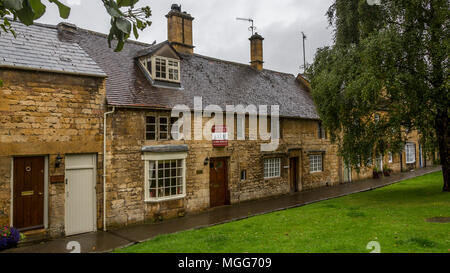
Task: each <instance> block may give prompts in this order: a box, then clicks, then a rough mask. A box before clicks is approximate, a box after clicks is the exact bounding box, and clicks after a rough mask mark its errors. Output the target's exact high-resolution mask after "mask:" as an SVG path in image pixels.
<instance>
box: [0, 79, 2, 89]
mask: <svg viewBox="0 0 450 273" xmlns="http://www.w3.org/2000/svg"><path fill="white" fill-rule="evenodd" d="M2 86H3V81H2V79H0V87H2Z"/></svg>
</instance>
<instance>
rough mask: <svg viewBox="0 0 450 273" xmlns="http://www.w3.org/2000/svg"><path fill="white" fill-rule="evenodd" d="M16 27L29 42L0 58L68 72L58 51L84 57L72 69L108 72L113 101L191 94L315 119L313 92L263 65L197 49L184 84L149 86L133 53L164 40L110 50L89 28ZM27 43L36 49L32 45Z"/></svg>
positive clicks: (190, 98) (170, 101)
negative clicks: (275, 108)
mask: <svg viewBox="0 0 450 273" xmlns="http://www.w3.org/2000/svg"><path fill="white" fill-rule="evenodd" d="M15 28H16V29H17V32H18V33H25V35H24V36H25V37H28V38H25V37H24V36H22V37H24V38H21V40H23V39H28V40H27V43H25V45H27V46H24V47H23V48H22V46H19V47H17V49H18V50H19V51H18V53H17V54H16V53H15V54H11V53H10V52H8V51H5V50H3V49H0V52H1V53H0V56H1V57H3V58H6V59H7V60H9V59H10V58H11V56H13V57H14V58H15V60H16V61H15V63H16V64H25V65H30V64H27V60H29V58H32V59H33V58H37V60H36V61H35V63H36V66H43V65H45V67H47V68H52V69H55V68H58V69H60V70H61V71H65V72H67V71H68V69H69V67H67V65H66V64H64V63H62V64H61V62H62V61H61V60H60V61H58V59H59V58H60V56H61V55H62V56H64V54H71V56H73V59H74V60H81V59H82V60H84V62H81V61H80V63H81V64H80V65H79V66H76V67H74V69H73V70H72V71H77V72H78V73H79V72H80V71H79V70H81V69H85V70H84V71H85V72H86V71H96V72H93V73H99V74H100V73H102V72H100V71H101V70H103V71H104V72H105V73H106V74H107V77H108V78H107V80H106V90H107V102H108V104H109V105H111V106H126V107H147V108H161V109H168V110H169V109H172V108H173V107H174V106H175V105H178V104H184V105H187V106H189V107H191V108H193V104H194V97H195V96H200V97H202V98H203V106H206V105H210V104H214V105H219V106H221V107H222V109H225V106H226V105H239V104H242V105H249V104H253V105H256V106H259V105H269V106H270V105H279V106H280V115H281V116H285V117H295V118H306V119H319V115H318V114H317V111H316V108H315V105H314V102H313V100H312V98H311V95H310V94H309V92H308V91H307V90H306V88H305V87H304V86H303V85H301V84H300V83H299V82H298V80H297V79H296V77H295V76H294V75H292V74H286V73H280V72H275V71H271V70H266V69H264V70H262V71H256V70H254V69H253V68H251V67H250V65H245V64H240V63H234V62H229V61H224V60H219V59H215V58H210V57H206V56H202V55H198V54H193V55H186V54H180V56H181V79H180V80H181V87H182V88H181V89H180V88H166V87H161V86H159V87H157V86H152V85H151V83H150V82H149V81H148V80H147V78H146V77H145V75H144V74H143V72H142V71H141V70H140V68H139V67H138V65H136V62H137V59H136V56H141V54H143V53H148V52H150V53H151V52H155V50H156V49H158V47H160V46H164V45H165V44H166V43H164V42H163V43H160V44H156V45H149V44H145V43H141V42H135V41H127V43H126V45H125V47H124V49H123V50H122V51H121V52H114V50H113V48H114V47H113V48H108V43H107V35H105V34H101V33H97V32H93V31H89V30H84V29H79V28H78V29H77V30H76V32H74V33H69V34H68V35H66V33H64V34H63V35H61V34H60V35H59V38H58V33H57V29H56V28H55V27H53V26H44V25H36V26H32V27H29V28H28V27H24V26H23V25H20V24H19V25H18V26H17V27H16V26H15ZM19 35H20V34H19ZM0 41H6V42H3V43H6V44H7V45H9V47H11V44H12V39H11V38H8V39H3V36H2V38H0ZM75 43H77V44H78V45H79V46H78V45H77V44H75ZM0 45H2V44H0ZM28 45H29V46H30V47H32V46H33V45H34V46H36V47H38V48H36V49H32V48H30V47H29V46H28ZM52 46H53V47H55V49H53V51H52V50H50V49H49V47H50V48H51V47H52ZM41 48H42V49H41ZM62 49H64V50H62ZM41 53H45V56H46V58H47V57H51V58H47V59H48V60H47V59H46V58H43V57H41V56H39V55H40V54H41ZM86 53H87V54H88V55H87V54H86ZM29 55H32V56H31V57H30V56H29ZM1 57H0V58H1ZM91 58H92V59H91ZM55 59H56V60H55ZM74 63H75V64H78V63H79V62H74ZM12 64H14V63H12ZM30 67H32V66H31V65H30ZM77 69H78V70H77Z"/></svg>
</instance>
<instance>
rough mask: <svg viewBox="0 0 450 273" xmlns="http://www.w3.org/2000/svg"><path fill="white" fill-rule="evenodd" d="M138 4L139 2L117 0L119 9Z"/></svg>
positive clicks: (135, 0) (137, 0)
mask: <svg viewBox="0 0 450 273" xmlns="http://www.w3.org/2000/svg"><path fill="white" fill-rule="evenodd" d="M137 2H139V0H117V5H118V6H119V7H132V6H134V5H135V4H136V3H137Z"/></svg>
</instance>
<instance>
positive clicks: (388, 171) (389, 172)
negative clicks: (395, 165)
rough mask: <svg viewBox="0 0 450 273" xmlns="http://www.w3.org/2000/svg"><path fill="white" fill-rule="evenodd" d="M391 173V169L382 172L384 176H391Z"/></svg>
mask: <svg viewBox="0 0 450 273" xmlns="http://www.w3.org/2000/svg"><path fill="white" fill-rule="evenodd" d="M391 173H392V169H391V168H385V169H384V170H383V175H384V176H391Z"/></svg>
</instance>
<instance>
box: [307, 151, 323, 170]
mask: <svg viewBox="0 0 450 273" xmlns="http://www.w3.org/2000/svg"><path fill="white" fill-rule="evenodd" d="M321 172H323V155H321V154H313V155H309V173H321Z"/></svg>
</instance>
